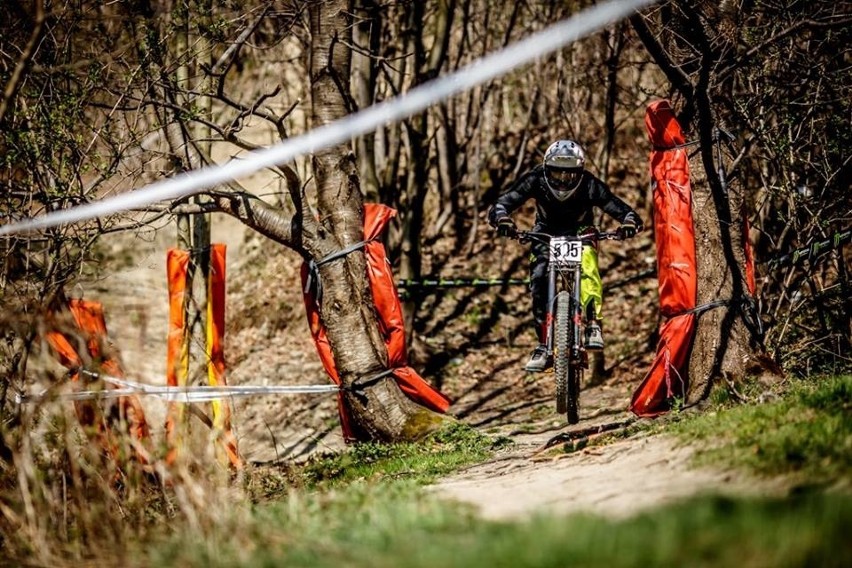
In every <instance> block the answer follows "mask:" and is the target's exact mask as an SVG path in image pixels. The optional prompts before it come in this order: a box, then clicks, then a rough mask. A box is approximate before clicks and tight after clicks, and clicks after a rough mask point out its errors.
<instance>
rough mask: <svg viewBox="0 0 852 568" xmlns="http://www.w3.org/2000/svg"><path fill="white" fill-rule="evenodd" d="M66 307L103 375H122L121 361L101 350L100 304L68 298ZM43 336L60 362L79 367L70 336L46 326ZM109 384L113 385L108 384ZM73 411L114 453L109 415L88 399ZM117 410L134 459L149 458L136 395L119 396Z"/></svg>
mask: <svg viewBox="0 0 852 568" xmlns="http://www.w3.org/2000/svg"><path fill="white" fill-rule="evenodd" d="M68 308H69V310H70V312H71V315H72V317H73V319H74V322H75V323H76V325H77V327H78V329H79V330H80V331H81V332H82V336H83V337H84V338H85V340H86V343H85V349H86V351H88V355H89V357H90V358H91V360H92V362H93V363H95V364H96V365H97V366H98V367H99V368H100V370H102V371H103V372H104V373H106V374H107V375H110V376H113V377H124V370H123V369H122V367H121V364H120V363H119V362H118V361H117V360H116V359H115V358H113V357H112V356H111V355H109V354H108V353H104V352H103V351H102V346H103V345H104V344H105V343H106V341H107V328H106V320H105V319H104V311H103V305H101V303H100V302H94V301H89V300H82V299H71V300H69V301H68ZM45 339H46V340H47V342H48V344H49V345H50V346H51V348H52V349H53V350H54V352H55V353H56V355H57V357H58V359H59V361H60V363H62V365H64V366H65V367H67V368H68V369H75V370H76V369H79V368H80V367H82V365H83V358H82V356H81V355H80V353H79V352H78V349H75V347H74V346H73V345H72V341H71V339H70V338H69V337H68V336H67V335H66V334H65V333H63V332H61V331H58V330H56V329H53V330H50V331H48V332H47V333H46V334H45ZM77 347H78V348H83V347H84V346H83V345H78V346H77ZM71 378H72V380H74V381H78V380H79V379H80V374H79V372H76V371H75V372H74V374H73V375H72V377H71ZM109 388H117V387H115V386H114V385H110V387H109ZM74 409H75V413H76V414H77V419H78V420H79V422H80V424H82V425H83V426H86V427H94V428H95V429H96V434H95V436H96V438H97V439H98V440H99V443H100V444H101V445H102V447H104V448H105V449H106V450H107V451H108V452H109V453H110V454H111V455H113V456H115V455H116V454H117V452H118V448H117V445H116V444H115V443H114V442H113V441H112V440H110V435H109V430H110V427H111V426H112V422H113V417H111V416H109V415H108V416H107V417H104V416H103V415H102V413H101V412H100V410H99V409H98V408H97V407H96V406H95V405H94V404H92V403H91V402H88V401H78V402H75V403H74ZM118 411H119V413H120V417H121V418H123V419H124V420H125V421H126V423H127V425H128V429H129V432H130V434H131V436H132V437H133V439H134V440H136V441H137V442H138V443H137V444H136V445H135V446H134V451H135V452H136V456H137V459H139V460H140V461H141V462H143V463H145V462H147V461H148V460H149V458H150V456H149V452H148V450H147V448H146V444H147V442H148V441H149V439H150V431H149V429H148V423H147V422H146V420H145V412H144V410H143V409H142V404H141V403H140V401H139V398H138V397H136V396H123V397H120V398H119V399H118Z"/></svg>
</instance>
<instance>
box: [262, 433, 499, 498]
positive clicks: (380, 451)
mask: <svg viewBox="0 0 852 568" xmlns="http://www.w3.org/2000/svg"><path fill="white" fill-rule="evenodd" d="M507 444H511V441H510V440H509V439H508V438H491V437H488V436H485V435H483V434H481V433H479V432H478V431H476V430H474V429H473V428H471V427H470V426H467V425H466V424H463V423H461V422H453V423H451V424H450V425H448V426H446V427H444V428H442V429H441V430H439V431H438V432H436V433H434V434H432V435H430V436H428V437H427V438H426V439H425V440H422V441H420V442H411V443H400V444H380V443H360V444H354V445H353V446H351V447H350V448H348V449H347V451H345V452H340V453H329V454H320V455H317V456H314V457H312V458H311V459H310V460H309V461H308V462H307V463H305V464H303V465H301V466H298V467H293V466H290V465H284V466H282V467H281V468H279V469H276V468H267V469H262V470H258V471H256V472H254V474H253V475H251V476H250V477H249V480H248V490H249V493H250V494H251V495H252V496H253V499H254V500H255V501H260V500H270V499H274V498H277V497H278V496H280V495H282V494H284V493H287V492H288V491H289V490H291V489H293V488H296V489H315V490H316V489H318V490H329V489H331V488H335V487H341V486H344V485H347V484H351V483H355V482H361V481H368V482H370V483H379V482H383V483H387V482H392V481H408V482H413V483H415V484H418V485H423V484H426V483H431V482H433V481H434V480H436V479H437V478H438V477H440V476H443V475H447V474H449V473H452V472H453V471H456V470H458V469H459V468H461V467H464V466H466V465H470V464H474V463H478V462H481V461H484V460H485V459H487V458H488V457H489V456H491V455H492V454H493V452H494V450H495V449H497V448H500V447H503V446H506V445H507Z"/></svg>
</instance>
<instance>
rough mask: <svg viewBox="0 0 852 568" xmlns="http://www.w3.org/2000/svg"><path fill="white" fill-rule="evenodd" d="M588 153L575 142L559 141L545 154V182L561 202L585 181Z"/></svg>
mask: <svg viewBox="0 0 852 568" xmlns="http://www.w3.org/2000/svg"><path fill="white" fill-rule="evenodd" d="M585 165H586V153H585V152H584V151H583V147H582V146H580V145H579V144H577V143H576V142H574V141H573V140H557V141H556V142H554V143H553V144H551V145H550V147H549V148H548V149H547V152H545V153H544V180H545V182H546V183H547V187H548V189H550V193H551V194H553V197H555V198H556V199H558V200H559V201H565V200H566V199H568V198H569V197H571V196H572V195H573V194H574V192H575V191H577V188H578V187H580V181H581V180H582V179H583V168H584V166H585Z"/></svg>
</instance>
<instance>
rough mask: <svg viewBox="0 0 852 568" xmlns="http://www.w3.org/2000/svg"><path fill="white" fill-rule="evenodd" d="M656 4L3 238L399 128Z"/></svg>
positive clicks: (563, 26) (598, 9) (579, 23)
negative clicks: (386, 127) (401, 123)
mask: <svg viewBox="0 0 852 568" xmlns="http://www.w3.org/2000/svg"><path fill="white" fill-rule="evenodd" d="M655 2H656V0H610V1H609V2H605V3H602V4H598V5H595V6H592V7H590V8H587V9H586V10H583V11H582V12H580V13H578V14H576V15H574V16H572V17H571V18H569V19H567V20H563V21H561V22H558V23H556V24H554V25H553V26H550V27H549V28H546V29H544V30H542V31H540V32H537V33H535V34H533V35H531V36H529V37H528V38H526V39H523V40H521V41H519V42H517V43H514V44H512V45H510V46H508V47H506V48H505V49H503V50H501V51H497V52H495V53H492V54H490V55H487V56H485V57H483V58H482V59H479V60H477V61H474V62H472V63H470V64H468V65H466V66H465V67H463V68H462V69H460V70H458V71H456V72H455V73H451V74H450V75H446V76H444V77H440V78H438V79H435V80H433V81H429V82H428V83H424V84H423V85H421V86H419V87H416V88H414V89H412V90H410V91H409V92H408V93H406V94H404V95H400V96H398V97H396V98H393V99H389V100H387V101H385V102H383V103H379V104H377V105H373V106H371V107H368V108H366V109H364V110H363V111H361V112H359V113H356V114H353V115H349V116H347V117H345V118H342V119H340V120H337V121H335V122H333V123H331V124H327V125H325V126H321V127H319V128H316V129H314V130H311V131H309V132H307V133H305V134H303V135H301V136H297V137H295V138H290V139H289V140H285V141H284V142H282V143H280V144H277V145H275V146H271V147H269V148H265V149H263V150H257V151H254V152H249V153H247V154H245V156H244V157H242V158H240V159H234V160H231V161H229V162H226V163H225V164H222V165H213V166H208V167H205V168H200V169H198V170H194V171H191V172H186V173H184V174H180V175H177V176H174V177H172V178H170V179H166V180H163V181H160V182H155V183H152V184H150V185H148V186H146V187H143V188H141V189H138V190H136V191H131V192H129V193H124V194H121V195H117V196H115V197H110V198H107V199H103V200H100V201H96V202H94V203H88V204H85V205H80V206H77V207H73V208H71V209H66V210H64V211H56V212H53V213H48V214H47V215H43V216H41V217H36V218H35V219H28V220H25V221H19V222H15V223H9V224H6V225H3V226H2V227H0V236H2V235H9V234H13V233H21V232H24V231H32V230H36V229H45V228H48V227H55V226H57V225H61V224H63V223H75V222H77V221H85V220H87V219H95V218H98V217H103V216H105V215H110V214H113V213H119V212H121V211H127V210H131V209H137V208H142V207H145V206H148V205H152V204H154V203H158V202H160V201H166V200H174V199H177V198H179V197H185V196H189V195H193V194H195V193H199V192H200V191H202V190H204V189H206V188H210V187H214V186H216V185H220V184H222V183H225V182H229V181H232V180H235V179H239V178H240V177H242V176H245V175H248V174H251V173H254V172H256V171H259V170H262V169H264V168H268V167H272V166H275V165H278V164H285V163H288V162H290V161H292V160H293V159H295V158H296V157H298V156H301V155H303V154H309V153H314V152H316V151H318V150H321V149H323V148H327V147H329V146H333V145H335V144H340V143H342V142H346V141H348V140H350V139H352V138H353V137H355V136H360V135H361V134H365V133H368V132H372V131H374V130H375V129H376V128H378V127H379V126H382V125H383V124H390V123H394V122H396V121H399V120H402V119H404V118H407V117H409V116H412V115H414V114H417V113H418V112H421V111H423V110H425V109H426V108H428V107H429V106H431V105H433V104H435V103H438V102H440V101H442V100H445V99H447V98H449V97H450V96H452V95H454V94H456V93H460V92H462V91H465V90H468V89H471V88H473V87H475V86H477V85H480V84H482V83H484V82H486V81H489V80H491V79H494V78H495V77H498V76H500V75H504V74H506V73H507V72H509V71H511V70H512V69H514V68H515V67H518V66H520V65H522V64H524V63H529V62H530V61H533V60H534V59H537V58H539V57H541V56H543V55H547V54H548V53H551V52H553V51H556V50H557V49H559V48H561V47H564V46H566V45H568V44H569V43H571V42H573V41H576V40H578V39H580V38H583V37H585V36H587V35H589V34H591V33H593V32H596V31H598V30H599V29H601V28H603V27H605V26H607V25H608V24H611V23H613V22H616V21H619V20H622V19H623V18H626V17H628V16H629V15H631V14H633V13H634V12H636V11H637V10H639V9H640V8H643V7H645V6H648V5H650V4H653V3H655Z"/></svg>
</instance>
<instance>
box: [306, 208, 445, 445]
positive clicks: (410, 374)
mask: <svg viewBox="0 0 852 568" xmlns="http://www.w3.org/2000/svg"><path fill="white" fill-rule="evenodd" d="M394 216H396V210H394V209H392V208H390V207H388V206H386V205H380V204H377V203H367V204H365V205H364V240H365V241H366V245H364V253H365V255H366V259H367V277H368V279H369V282H370V291H371V292H372V296H373V302H374V303H375V306H376V315H377V319H378V323H379V328H380V331H381V332H382V335H383V337H384V340H385V345H386V346H387V350H388V368H390V369H391V370H392V372H393V377H394V379H396V382H397V384H398V385H399V387H400V389H401V390H402V392H403V393H405V394H406V396H408V398H410V399H411V400H413V401H415V402H417V403H418V404H420V405H422V406H425V407H426V408H429V409H431V410H433V411H435V412H441V413H443V412H446V411H447V409H448V408H449V406H450V401H449V400H448V399H447V398H446V397H445V396H444V395H443V394H441V393H440V392H438V391H437V390H435V389H434V388H433V387H432V386H431V385H429V383H427V382H426V381H425V380H423V378H422V377H421V376H420V375H419V374H418V373H417V371H415V370H414V369H412V368H411V367H409V366H408V358H407V356H406V351H405V324H404V321H403V315H402V306H401V305H400V302H399V295H398V293H397V290H396V282H395V280H394V277H393V271H392V270H391V266H390V262H389V261H388V258H387V255H386V253H385V247H384V245H383V244H382V242H381V241H380V240H378V237H379V236H380V235H381V234H382V231H384V229H385V227H386V226H387V224H388V223H389V222H390V220H391V219H393V218H394ZM308 273H309V271H308V265H307V264H303V265H302V285H303V289H304V285H305V283H306V282H307V279H308ZM304 300H305V308H306V310H307V317H308V325H309V327H310V330H311V335H312V336H313V339H314V344H315V345H316V348H317V352H318V353H319V357H320V360H321V361H322V364H323V367H324V368H325V371H326V373H327V374H328V376H329V377H330V378H331V380H332V381H334V383H336V384H340V376H339V375H338V373H337V367H336V365H335V364H334V354H333V353H332V351H331V344H330V343H329V341H328V336H327V335H326V330H325V325H324V324H323V322H322V317H321V315H320V313H319V307H318V306H317V302H316V298H315V297H314V294H313V292H312V291H310V290H307V291H305V294H304ZM337 407H338V411H339V413H340V424H341V427H342V429H343V437H344V439H346V440H347V441H353V440H355V435H354V430H353V428H352V424H351V417H350V415H349V410H348V409H347V408H346V405H345V404H344V399H343V393H340V394H339V395H338V398H337Z"/></svg>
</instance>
